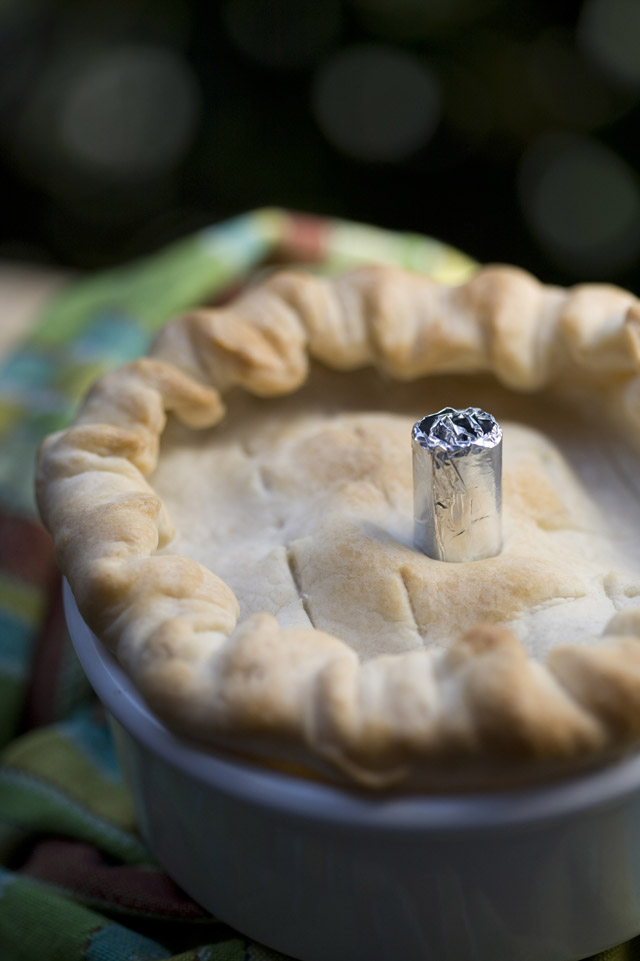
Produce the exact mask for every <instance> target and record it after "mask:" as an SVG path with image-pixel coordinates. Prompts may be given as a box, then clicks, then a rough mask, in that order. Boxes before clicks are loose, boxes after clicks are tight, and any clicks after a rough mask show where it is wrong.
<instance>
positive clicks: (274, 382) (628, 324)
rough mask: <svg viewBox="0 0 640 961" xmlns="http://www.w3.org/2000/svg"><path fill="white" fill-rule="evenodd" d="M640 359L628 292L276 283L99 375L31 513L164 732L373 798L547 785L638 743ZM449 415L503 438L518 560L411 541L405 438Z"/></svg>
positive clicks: (507, 545)
mask: <svg viewBox="0 0 640 961" xmlns="http://www.w3.org/2000/svg"><path fill="white" fill-rule="evenodd" d="M639 363H640V306H639V302H638V301H637V300H636V298H634V297H633V296H632V295H631V294H629V293H626V292H624V291H622V290H620V289H617V288H614V287H611V286H604V285H602V286H600V285H584V286H580V287H576V288H573V289H570V290H565V289H561V288H558V287H549V286H545V285H542V284H540V283H539V282H538V281H536V280H535V279H534V278H533V277H531V276H530V275H528V274H527V273H525V272H523V271H521V270H517V269H515V268H509V267H488V268H485V269H483V270H480V271H478V273H477V274H476V275H475V276H474V277H473V278H472V279H471V280H470V281H468V282H467V283H466V284H464V285H462V286H459V287H449V286H444V285H440V284H437V283H435V282H433V281H430V280H429V279H426V278H425V277H423V276H419V275H414V274H411V273H407V272H405V271H402V270H399V269H396V268H390V267H372V268H366V269H360V270H357V271H355V272H353V273H350V274H348V275H345V276H343V277H339V278H336V279H325V278H319V277H317V276H313V275H311V274H308V273H304V272H297V271H291V270H289V271H283V272H280V273H276V274H273V275H271V276H270V277H268V278H267V279H266V280H265V281H263V282H262V283H260V284H259V285H256V286H255V287H254V288H252V289H250V290H248V291H247V292H246V293H245V294H244V295H243V296H241V297H240V298H239V299H238V300H236V301H235V302H234V303H233V304H231V305H230V306H227V307H224V308H221V309H203V310H198V311H195V312H193V313H190V314H188V315H186V316H184V317H181V318H179V319H178V320H176V321H174V322H173V323H171V324H170V325H169V326H168V327H166V328H165V330H164V331H163V332H162V333H161V334H160V336H159V337H158V339H157V341H156V343H155V344H154V346H153V349H152V351H151V354H150V356H149V357H147V358H144V359H141V360H138V361H135V362H133V363H131V364H128V365H126V366H124V367H122V368H120V369H118V370H116V371H114V372H112V373H109V374H107V375H106V376H104V377H102V378H101V379H100V380H99V381H98V382H97V383H96V385H95V386H94V388H93V389H92V390H91V392H90V393H89V395H88V397H87V399H86V401H85V403H84V406H83V408H82V410H81V412H80V414H79V416H78V417H77V419H76V421H75V423H74V424H73V426H71V427H70V428H69V429H68V430H65V431H62V432H60V433H58V434H55V435H52V436H51V437H49V438H48V439H47V440H46V441H45V443H44V445H43V447H42V450H41V453H40V457H39V465H38V479H37V496H38V503H39V507H40V511H41V514H42V517H43V520H44V522H45V524H46V526H47V527H48V529H49V530H50V531H51V533H52V534H53V537H54V541H55V548H56V552H57V557H58V562H59V565H60V568H61V570H62V571H63V573H64V574H65V576H66V577H67V578H68V580H69V582H70V584H71V588H72V590H73V593H74V595H75V598H76V600H77V603H78V607H79V609H80V611H81V613H82V615H83V616H84V618H85V620H86V621H87V623H88V624H89V625H90V626H91V628H92V629H93V630H94V631H95V633H96V634H97V635H98V636H99V637H100V638H101V639H102V640H103V641H104V642H105V643H106V644H107V645H108V646H109V647H110V648H111V650H112V651H113V652H114V653H115V654H116V655H117V657H118V659H119V660H120V661H121V663H122V664H123V665H124V667H125V669H126V670H127V671H128V672H129V673H130V675H131V676H132V678H133V679H134V681H135V683H136V685H137V686H138V688H139V690H140V691H141V693H142V694H143V696H144V697H145V698H146V700H147V702H148V703H149V704H150V705H151V707H152V708H153V709H154V710H155V711H156V712H157V713H158V715H160V716H161V717H162V718H163V719H164V720H165V721H166V722H167V723H168V724H169V725H170V726H171V727H173V728H174V729H175V730H177V731H179V732H182V733H185V734H187V735H189V736H192V737H195V738H197V739H199V740H201V741H204V742H208V743H210V744H212V745H215V746H217V747H223V748H232V749H233V750H235V751H240V752H242V753H243V754H249V755H252V756H260V757H262V758H263V759H266V760H267V761H268V762H271V763H281V762H286V763H291V762H293V763H295V764H296V765H299V766H300V770H304V771H307V772H316V773H319V774H320V775H322V776H325V777H330V778H331V777H332V778H343V779H344V778H346V779H347V780H349V781H351V782H352V783H353V782H355V783H357V784H359V785H362V786H365V787H370V788H385V787H390V786H402V787H411V788H413V787H417V788H427V789H430V790H447V789H458V788H476V787H499V786H507V785H510V784H514V783H523V782H527V781H533V780H536V779H540V778H545V777H551V776H556V775H559V774H562V773H566V772H570V771H574V770H576V769H577V768H578V767H580V766H585V765H588V764H591V763H594V762H597V761H601V760H602V759H604V758H608V757H612V756H614V755H616V754H617V753H619V752H620V751H622V750H628V749H630V748H631V747H633V746H634V745H635V744H636V743H637V741H638V739H640V546H638V545H637V543H636V542H637V541H638V538H637V536H636V535H635V531H634V527H635V524H636V522H637V520H638V505H639V503H640V482H639V481H638V480H636V477H637V476H638V472H637V461H636V460H635V457H636V455H637V449H636V448H637V441H638V438H639V437H640V377H639V375H638V368H639ZM222 395H227V398H228V404H229V412H228V413H227V414H225V407H224V405H223V401H222ZM448 404H451V405H452V406H457V407H464V406H467V405H469V404H473V405H478V406H483V407H484V408H485V409H488V410H490V411H491V412H492V413H493V414H494V415H495V416H496V417H498V419H499V420H500V422H501V424H502V426H503V428H504V456H505V463H504V479H503V485H504V528H505V530H504V533H505V537H504V549H503V551H502V553H501V554H500V555H498V556H497V557H494V558H489V559H486V560H482V561H476V562H473V563H468V564H446V563H443V562H440V561H435V560H433V559H431V558H429V557H426V556H424V555H423V554H421V553H419V552H417V551H416V550H415V549H414V548H413V546H412V526H413V512H412V486H411V485H412V481H411V452H410V428H411V425H412V423H413V422H414V421H415V420H417V419H419V418H420V417H422V416H424V415H425V414H426V413H429V412H430V411H432V410H437V409H438V407H443V406H445V405H448ZM634 512H635V513H634ZM174 524H175V532H174Z"/></svg>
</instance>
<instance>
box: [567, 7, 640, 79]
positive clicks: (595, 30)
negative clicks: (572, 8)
mask: <svg viewBox="0 0 640 961" xmlns="http://www.w3.org/2000/svg"><path fill="white" fill-rule="evenodd" d="M577 36H578V43H579V45H580V47H581V49H582V50H583V51H584V52H585V54H586V55H587V56H588V57H589V58H591V59H593V60H594V61H595V62H596V63H597V64H598V65H599V66H600V67H601V68H602V69H603V71H604V72H605V73H606V74H607V76H608V77H609V78H610V79H611V80H613V81H616V82H617V83H619V84H620V85H621V86H623V87H629V88H632V89H634V90H637V89H639V88H640V55H639V53H638V51H639V50H640V3H638V0H586V3H585V4H584V6H583V8H582V10H581V11H580V18H579V20H578V28H577Z"/></svg>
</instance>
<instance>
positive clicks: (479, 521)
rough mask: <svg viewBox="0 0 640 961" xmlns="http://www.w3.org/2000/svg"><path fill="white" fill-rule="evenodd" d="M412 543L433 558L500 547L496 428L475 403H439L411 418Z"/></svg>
mask: <svg viewBox="0 0 640 961" xmlns="http://www.w3.org/2000/svg"><path fill="white" fill-rule="evenodd" d="M411 438H412V440H411V446H412V448H413V507H414V517H415V545H416V547H417V548H418V549H419V550H421V551H423V552H424V553H425V554H428V555H429V557H433V558H435V559H436V560H439V561H457V562H460V561H478V560H481V559H482V558H483V557H493V556H494V555H496V554H499V553H500V549H501V547H502V520H501V511H502V429H501V428H500V425H499V424H498V422H497V421H496V420H495V418H493V417H492V416H491V414H487V413H486V412H485V411H483V410H480V408H479V407H467V409H466V410H455V409H454V408H453V407H445V408H444V409H443V410H441V411H438V413H437V414H429V415H428V416H427V417H423V419H422V420H420V421H418V423H417V424H414V426H413V430H412V433H411Z"/></svg>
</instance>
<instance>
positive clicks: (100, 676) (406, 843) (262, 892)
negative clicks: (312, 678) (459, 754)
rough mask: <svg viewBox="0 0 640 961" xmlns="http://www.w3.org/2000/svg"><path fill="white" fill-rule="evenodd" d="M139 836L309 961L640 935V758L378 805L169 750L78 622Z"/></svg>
mask: <svg viewBox="0 0 640 961" xmlns="http://www.w3.org/2000/svg"><path fill="white" fill-rule="evenodd" d="M65 605H66V613H67V621H68V624H69V629H70V632H71V637H72V639H73V643H74V646H75V649H76V652H77V654H78V657H79V659H80V662H81V664H82V666H83V668H84V670H85V672H86V674H87V676H88V678H89V681H90V682H91V684H92V686H93V687H94V689H95V691H96V693H97V695H98V697H99V698H100V700H101V701H102V703H103V704H104V706H105V707H106V709H107V711H108V712H109V715H110V716H111V718H112V720H113V722H114V730H115V732H116V740H117V745H118V750H119V753H120V757H121V761H122V765H123V769H124V771H125V775H126V777H127V780H128V782H129V784H130V787H131V790H132V792H133V796H134V799H135V806H136V811H137V816H138V819H139V825H140V830H141V832H142V835H143V836H144V838H145V840H146V842H147V843H148V845H149V848H150V849H151V851H152V852H153V853H154V855H155V856H156V858H157V859H158V861H159V862H160V863H161V864H162V865H163V866H164V867H165V868H166V870H167V871H168V872H169V874H170V875H172V877H173V878H174V879H175V880H176V881H177V882H178V883H179V884H180V885H181V886H182V887H183V888H184V889H185V890H186V891H187V892H188V893H189V894H190V895H191V896H192V897H194V898H195V899H196V900H197V901H198V902H200V903H201V904H202V905H204V906H205V907H206V908H208V909H209V910H210V911H212V912H213V913H214V914H216V915H217V916H218V917H220V918H221V919H222V920H224V921H226V922H227V923H228V924H230V925H232V926H233V927H235V928H237V929H238V930H239V931H241V932H242V933H244V934H246V935H248V936H251V937H252V938H255V939H256V940H258V941H262V942H264V943H265V944H267V945H270V946H272V947H274V948H277V949H279V950H280V951H283V952H285V953H287V954H290V955H292V956H293V957H295V958H300V959H303V961H327V959H329V958H330V959H331V961H347V959H348V961H365V959H366V961H371V959H375V961H391V959H394V961H395V959H396V958H400V957H404V958H407V959H414V958H415V959H418V958H419V959H424V961H467V959H469V961H506V959H509V961H543V959H544V961H576V959H581V958H584V957H586V956H587V955H589V954H592V953H595V952H597V951H599V950H603V949H605V948H607V947H610V946H612V945H615V944H618V943H620V942H622V941H625V940H627V939H628V938H630V937H633V936H634V935H636V934H638V933H639V932H640V757H639V756H637V755H634V756H632V757H630V758H627V759H625V760H622V761H619V762H617V763H614V764H610V765H609V766H607V767H606V768H601V769H599V770H596V771H592V772H589V773H586V774H582V775H580V776H574V777H572V778H571V779H570V780H567V781H564V782H559V783H555V784H551V785H548V786H544V787H537V788H530V789H527V790H522V789H521V790H518V791H511V792H505V793H501V794H499V795H498V794H466V795H461V796H437V797H428V796H419V795H395V796H385V797H372V796H368V795H367V796H365V795H363V794H358V793H355V792H353V791H348V790H343V789H340V788H337V787H335V786H331V785H326V784H321V783H318V782H312V781H305V780H302V779H297V778H295V777H292V776H288V775H285V774H281V773H277V772H273V771H270V770H267V769H263V768H260V767H259V766H256V765H252V764H250V763H244V762H241V761H239V760H235V759H230V758H229V757H227V756H222V755H220V754H216V753H214V752H212V751H209V750H206V749H203V748H201V747H200V746H198V745H196V744H194V743H193V742H188V741H186V740H185V739H182V738H179V737H177V736H175V735H174V734H172V733H171V732H170V731H169V730H168V729H167V728H166V727H165V726H164V725H163V724H162V723H160V722H159V721H158V720H157V719H156V718H155V717H154V716H153V715H152V714H151V713H150V712H149V710H148V709H147V708H146V707H145V705H144V703H143V702H142V700H141V698H140V696H139V694H138V693H137V691H136V690H135V688H134V687H133V685H132V682H131V681H130V680H129V678H128V677H127V676H126V675H125V674H124V673H123V671H122V669H121V668H120V667H119V666H118V664H117V663H116V661H115V660H114V658H113V657H112V656H111V655H110V654H109V652H108V651H107V650H106V649H105V648H104V646H103V645H102V644H101V642H100V641H99V640H98V639H97V638H96V637H95V635H93V633H92V632H91V631H90V630H89V628H88V627H87V626H86V624H85V623H84V621H83V620H82V618H81V617H80V615H79V613H78V610H77V607H76V605H75V601H74V599H73V596H72V594H71V591H70V589H69V587H68V585H66V584H65Z"/></svg>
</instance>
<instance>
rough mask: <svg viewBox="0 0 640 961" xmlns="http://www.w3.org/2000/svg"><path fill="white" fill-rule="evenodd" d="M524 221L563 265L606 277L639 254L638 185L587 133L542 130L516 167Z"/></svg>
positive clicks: (613, 155) (617, 158) (619, 160)
mask: <svg viewBox="0 0 640 961" xmlns="http://www.w3.org/2000/svg"><path fill="white" fill-rule="evenodd" d="M520 197H521V203H522V207H523V210H524V214H525V216H526V219H527V222H528V224H529V226H530V228H531V230H532V232H533V234H534V235H535V236H536V238H537V239H538V241H539V242H540V243H541V245H542V246H543V247H544V248H545V249H546V251H547V253H548V254H549V255H550V256H551V258H552V259H553V260H555V262H556V263H557V264H558V265H559V266H560V267H562V268H564V269H567V270H569V271H573V272H576V273H578V274H585V275H586V274H588V275H590V276H593V275H599V276H605V275H607V274H610V273H612V272H615V271H618V270H622V269H624V268H625V267H627V266H628V265H629V264H630V263H632V261H633V260H634V259H635V258H636V257H637V256H638V253H639V252H640V187H639V185H638V181H637V178H636V176H635V174H634V172H633V170H632V169H631V168H630V167H629V165H628V164H627V163H626V162H625V161H624V160H623V159H622V158H621V157H620V156H619V155H618V154H616V153H614V152H613V151H612V150H610V149H609V148H608V147H605V146H604V145H603V144H601V143H598V142H597V141H595V140H591V139H589V138H586V137H578V136H573V135H569V134H547V135H545V136H543V137H541V138H539V139H538V140H537V141H534V143H533V144H532V145H531V146H530V147H529V149H528V150H527V151H526V153H525V155H524V157H523V160H522V165H521V169H520Z"/></svg>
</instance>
